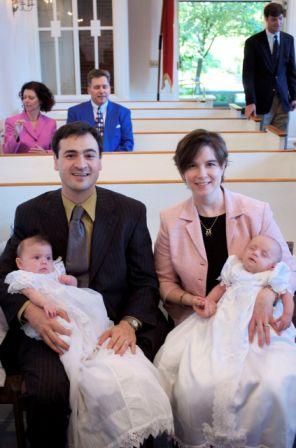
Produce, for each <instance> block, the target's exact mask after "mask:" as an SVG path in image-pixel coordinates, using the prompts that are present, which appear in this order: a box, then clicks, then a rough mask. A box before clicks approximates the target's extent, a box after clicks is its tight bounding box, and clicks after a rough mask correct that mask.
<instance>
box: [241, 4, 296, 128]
mask: <svg viewBox="0 0 296 448" xmlns="http://www.w3.org/2000/svg"><path fill="white" fill-rule="evenodd" d="M284 14H285V11H284V9H283V7H282V5H281V4H279V3H268V4H267V5H266V6H265V8H264V18H265V22H266V29H265V30H264V31H261V32H260V33H257V34H255V35H254V36H251V37H250V38H248V39H247V40H246V42H245V51H244V63H243V85H244V90H245V96H246V110H245V114H246V117H247V118H250V117H251V116H252V115H257V116H259V117H261V118H262V123H261V124H262V129H264V128H265V127H266V126H268V125H269V124H272V125H273V126H275V127H277V128H278V129H281V130H282V131H284V132H287V127H288V118H289V111H290V110H293V109H295V108H296V68H295V50H294V39H293V37H292V36H291V35H290V34H287V33H284V32H282V31H281V28H282V26H283V21H284Z"/></svg>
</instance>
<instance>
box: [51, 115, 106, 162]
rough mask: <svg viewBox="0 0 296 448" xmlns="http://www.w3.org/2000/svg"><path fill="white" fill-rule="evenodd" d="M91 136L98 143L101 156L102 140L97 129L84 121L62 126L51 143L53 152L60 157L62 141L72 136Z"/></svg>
mask: <svg viewBox="0 0 296 448" xmlns="http://www.w3.org/2000/svg"><path fill="white" fill-rule="evenodd" d="M86 134H91V135H92V136H93V138H94V139H95V140H96V141H97V143H98V145H99V153H100V155H101V152H102V139H101V137H100V135H99V134H98V131H97V129H96V128H95V127H93V126H90V125H89V124H88V123H85V122H84V121H74V122H73V123H69V124H64V126H61V127H60V128H59V129H58V130H57V131H56V132H55V134H54V136H53V138H52V142H51V146H52V150H53V152H54V154H55V156H56V158H58V157H59V150H60V141H61V140H62V139H63V138H68V137H70V136H72V135H76V136H77V137H80V136H82V135H86Z"/></svg>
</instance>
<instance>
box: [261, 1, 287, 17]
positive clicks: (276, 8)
mask: <svg viewBox="0 0 296 448" xmlns="http://www.w3.org/2000/svg"><path fill="white" fill-rule="evenodd" d="M285 12H286V11H285V10H284V8H283V6H282V5H281V4H280V3H275V2H272V3H268V5H266V6H265V8H264V11H263V14H264V17H265V18H266V19H267V17H269V16H272V17H279V16H280V15H281V14H282V15H283V16H285Z"/></svg>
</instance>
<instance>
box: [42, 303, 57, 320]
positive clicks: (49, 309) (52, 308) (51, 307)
mask: <svg viewBox="0 0 296 448" xmlns="http://www.w3.org/2000/svg"><path fill="white" fill-rule="evenodd" d="M43 309H44V311H45V314H46V315H47V317H56V316H57V314H58V308H57V306H56V304H55V303H53V302H48V303H47V304H46V305H44V306H43Z"/></svg>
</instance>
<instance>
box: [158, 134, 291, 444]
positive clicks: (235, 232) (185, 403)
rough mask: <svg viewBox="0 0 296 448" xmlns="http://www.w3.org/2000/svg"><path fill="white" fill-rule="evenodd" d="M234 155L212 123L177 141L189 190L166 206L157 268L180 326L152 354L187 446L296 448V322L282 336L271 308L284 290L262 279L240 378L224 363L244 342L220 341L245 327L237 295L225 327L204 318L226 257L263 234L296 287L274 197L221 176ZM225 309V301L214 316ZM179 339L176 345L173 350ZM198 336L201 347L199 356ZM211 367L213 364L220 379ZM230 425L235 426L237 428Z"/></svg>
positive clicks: (179, 161)
mask: <svg viewBox="0 0 296 448" xmlns="http://www.w3.org/2000/svg"><path fill="white" fill-rule="evenodd" d="M227 158H228V154H227V149H226V146H225V142H224V141H223V139H222V138H221V137H220V136H219V135H218V134H216V133H214V132H208V131H205V130H203V129H198V130H195V131H193V132H191V133H190V134H188V135H186V136H185V137H184V138H183V139H182V140H181V141H180V142H179V144H178V147H177V150H176V153H175V156H174V160H175V163H176V165H177V168H178V170H179V172H180V174H181V176H182V179H183V180H184V182H185V183H186V184H187V187H188V188H189V190H190V191H191V197H190V198H189V199H187V200H186V201H184V202H182V203H180V204H178V205H175V206H173V207H171V208H170V209H168V210H165V211H164V212H162V213H161V225H160V230H159V234H158V237H157V241H156V245H155V263H156V271H157V274H158V278H159V282H160V293H161V296H162V299H163V301H164V303H165V307H166V309H167V311H168V313H169V314H170V316H171V317H172V318H173V320H174V322H175V324H176V325H177V327H176V328H175V329H174V330H173V331H172V332H171V333H170V334H169V335H168V337H167V339H166V342H165V344H164V346H163V347H162V348H161V349H160V352H159V353H158V354H157V355H156V360H155V364H156V366H157V367H158V369H159V373H160V374H161V376H162V378H163V386H164V387H165V388H166V390H167V392H168V394H169V396H170V399H171V403H172V408H173V413H174V421H175V436H176V439H177V441H178V443H179V445H180V447H182V448H185V447H186V448H197V447H210V446H215V447H216V446H219V447H225V448H226V447H227V448H230V447H233V448H238V447H240V448H242V447H244V448H245V447H248V448H259V447H263V446H264V447H265V446H266V447H269V448H292V445H293V441H292V442H291V440H294V436H295V433H296V422H295V413H292V410H293V409H295V408H296V366H295V357H296V353H295V352H296V346H295V343H294V340H295V328H294V327H292V326H291V328H292V330H291V331H290V333H289V338H288V336H287V335H286V334H285V332H284V331H283V332H282V333H281V334H280V336H278V337H277V338H276V337H275V336H277V335H278V334H279V333H280V332H279V328H280V326H279V325H278V323H279V322H280V321H281V319H282V320H283V319H284V317H285V316H284V315H283V314H282V315H281V316H276V315H275V314H274V312H273V305H274V303H275V302H276V298H277V294H276V293H275V292H274V291H273V289H271V287H269V286H263V287H261V289H260V288H259V293H258V295H257V297H256V302H255V304H254V303H252V306H253V308H252V309H251V310H250V315H251V316H252V317H251V318H250V320H248V322H244V324H246V325H248V324H249V338H246V340H245V341H244V343H245V344H246V347H247V351H246V352H247V353H248V355H247V356H246V358H245V360H244V362H242V365H243V368H242V371H241V375H240V376H237V377H236V378H235V381H233V382H232V381H228V382H225V381H224V379H225V378H229V377H230V373H232V372H233V369H232V367H233V363H232V362H229V364H228V365H227V366H226V368H225V369H224V370H223V369H221V370H219V371H218V372H217V365H220V364H221V362H222V361H223V360H224V358H225V359H226V355H227V356H228V358H229V359H233V360H236V359H241V358H242V353H241V352H239V351H238V352H237V351H231V350H230V349H229V346H230V345H231V344H230V345H229V346H227V347H226V348H225V346H224V345H223V341H222V339H223V338H222V336H223V337H224V336H225V333H226V334H229V332H228V333H227V330H228V329H229V328H233V332H232V333H231V335H230V341H231V340H236V338H237V337H238V336H237V333H238V330H239V329H240V316H239V317H237V318H236V319H235V320H231V319H230V317H229V315H230V314H231V313H230V312H229V311H231V310H233V309H235V304H234V305H233V307H234V308H231V309H230V310H229V311H227V309H226V310H225V308H223V310H222V311H223V312H224V311H225V322H226V325H225V331H224V332H223V331H222V333H221V334H220V336H221V337H220V336H219V337H218V338H217V332H216V333H215V332H214V330H212V328H216V327H215V325H214V323H215V322H217V321H216V320H215V318H216V315H214V316H212V317H210V318H209V319H213V322H214V323H213V325H212V326H210V325H207V318H208V317H209V316H210V314H209V306H210V303H208V302H207V300H208V299H207V298H206V296H207V295H208V293H209V292H210V291H211V290H212V289H213V287H214V286H215V285H217V284H218V283H219V276H220V273H221V270H222V267H223V265H224V263H225V261H226V259H227V257H228V256H230V255H235V256H237V257H238V258H241V257H242V255H243V252H244V250H245V247H246V246H247V244H248V243H249V242H250V241H251V240H252V239H253V237H255V236H256V235H266V236H268V237H271V238H273V239H274V240H276V241H277V242H278V243H279V244H280V246H281V250H282V259H283V261H285V262H286V263H287V265H289V267H290V270H291V275H290V279H289V282H288V288H287V289H286V292H287V293H288V294H287V295H288V296H289V300H293V298H292V292H294V291H295V288H296V263H295V260H294V259H293V257H292V256H291V254H290V253H289V250H288V247H287V244H286V242H285V240H284V238H283V236H282V234H281V232H280V230H279V228H278V226H277V224H276V223H275V221H274V219H273V216H272V211H271V209H270V206H269V205H268V204H267V203H265V202H261V201H258V200H255V199H251V198H249V197H247V196H243V195H241V194H238V193H232V192H231V191H228V190H227V189H226V188H224V186H223V185H222V182H223V176H224V171H225V168H226V165H227ZM263 256H265V255H264V254H263ZM201 298H203V299H201ZM201 300H202V301H204V305H203V306H202V307H201V306H199V304H200V301H201ZM247 306H251V305H249V304H248V303H247ZM218 307H219V305H218ZM222 311H221V312H222ZM221 312H220V314H219V309H218V311H217V316H218V317H217V319H219V318H220V315H221ZM195 313H196V314H195ZM291 319H292V312H291V316H290V322H291ZM192 320H194V323H195V325H199V326H200V327H198V328H199V329H200V331H199V333H200V334H203V336H201V337H199V338H194V335H193V333H192V332H190V330H188V326H189V325H190V323H191V321H192ZM231 325H232V327H231ZM292 333H293V334H292ZM254 335H256V337H255V338H254ZM249 339H250V341H249ZM274 340H276V343H274ZM172 341H173V342H174V344H173V349H172V350H171V351H168V350H167V348H166V347H168V346H169V347H170V343H171V342H172ZM206 341H212V342H210V343H208V344H207V343H206ZM264 343H266V345H264ZM194 344H195V347H196V348H197V349H198V350H195V352H194V353H193V355H194V356H192V352H191V351H190V350H191V347H192V346H193V345H194ZM211 344H212V345H211ZM215 344H216V345H218V346H219V347H220V346H221V351H222V352H223V350H224V349H225V350H224V352H223V353H224V355H222V357H221V356H220V358H215V353H216V352H214V351H213V347H215V346H216V345H215ZM258 345H259V346H258ZM284 348H285V349H284ZM222 349H223V350H222ZM213 353H214V354H213ZM207 356H209V357H210V360H211V362H212V364H211V366H212V370H207V371H206V370H205V367H204V366H205V363H204V362H203V361H204V359H205V358H206V359H208V358H207ZM231 357H233V358H231ZM228 358H227V359H228ZM219 362H220V364H219ZM209 371H211V372H214V373H215V375H214V374H213V375H214V376H213V378H214V380H213V381H212V376H211V375H208V374H207V372H209ZM205 372H206V373H205ZM223 381H224V382H223ZM290 381H291V383H290ZM234 386H235V387H234ZM232 389H233V390H232ZM212 395H213V397H212ZM225 397H226V398H227V397H231V398H233V400H231V411H232V413H231V415H230V414H229V413H228V412H226V411H225V412H223V411H222V412H219V411H221V409H223V406H220V404H221V403H224V402H225V400H224V399H225ZM211 398H213V399H211ZM266 403H267V404H268V405H266ZM287 410H288V412H286V411H287ZM292 414H293V415H292ZM232 416H234V417H233V419H232ZM259 416H260V418H259ZM200 422H201V423H200ZM229 428H231V430H233V433H232V432H231V434H230V436H229V433H230V431H229ZM272 439H274V442H270V440H272Z"/></svg>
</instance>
